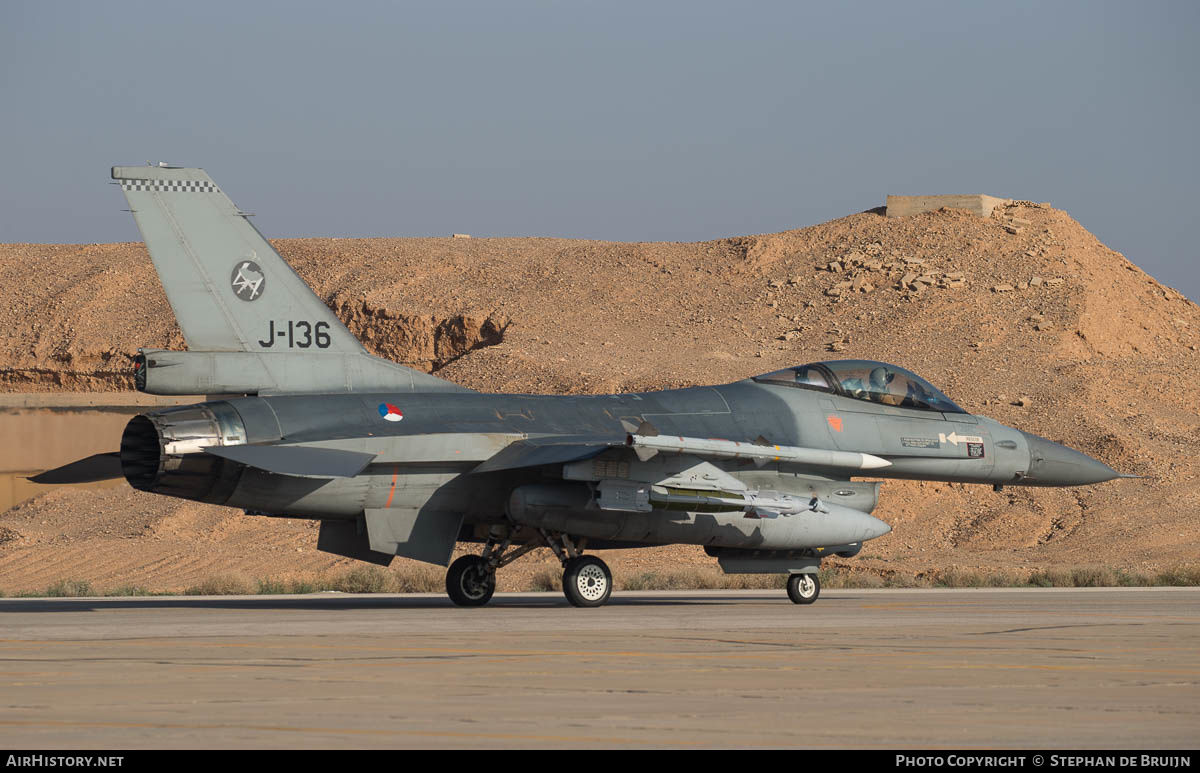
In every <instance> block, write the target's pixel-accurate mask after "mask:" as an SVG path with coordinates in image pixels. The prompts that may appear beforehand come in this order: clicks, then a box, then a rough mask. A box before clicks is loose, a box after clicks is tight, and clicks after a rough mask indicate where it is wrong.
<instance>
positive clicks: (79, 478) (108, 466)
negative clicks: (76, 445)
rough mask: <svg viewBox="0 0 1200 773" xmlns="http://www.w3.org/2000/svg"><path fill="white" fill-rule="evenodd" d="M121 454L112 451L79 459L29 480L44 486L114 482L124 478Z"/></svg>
mask: <svg viewBox="0 0 1200 773" xmlns="http://www.w3.org/2000/svg"><path fill="white" fill-rule="evenodd" d="M122 475H123V473H122V472H121V454H120V453H118V452H116V451H112V452H109V453H107V454H93V455H92V456H89V457H87V458H86V459H79V460H77V461H74V462H71V463H70V464H64V465H63V466H62V467H55V468H54V469H53V470H47V471H46V472H43V473H39V474H38V475H34V476H32V477H30V478H29V479H28V480H30V481H32V482H34V483H41V484H43V485H59V484H64V483H95V482H96V481H100V480H114V479H116V478H120V477H122Z"/></svg>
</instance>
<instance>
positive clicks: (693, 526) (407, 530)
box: [37, 165, 1120, 607]
mask: <svg viewBox="0 0 1200 773" xmlns="http://www.w3.org/2000/svg"><path fill="white" fill-rule="evenodd" d="M112 176H113V179H114V180H115V181H116V182H117V183H118V184H119V185H120V186H121V189H122V191H124V193H125V196H126V198H127V199H128V201H129V205H130V209H131V210H132V212H133V216H134V218H135V220H136V221H137V224H138V227H139V228H140V229H141V232H142V236H143V237H144V239H145V242H146V247H147V248H148V249H149V252H150V256H151V258H152V260H153V261H154V266H155V268H156V269H157V271H158V274H159V277H160V279H161V280H162V284H163V287H164V289H165V290H166V293H167V298H168V300H169V301H170V303H171V307H172V308H173V309H174V311H175V315H176V317H177V319H178V320H179V326H180V327H181V328H182V330H183V334H184V336H185V338H186V339H187V344H188V351H184V352H180V351H164V350H159V349H141V350H139V353H138V355H137V358H136V363H137V364H136V372H135V376H136V383H137V387H138V389H140V390H142V391H144V392H148V393H150V394H156V395H191V394H206V395H212V396H217V395H220V396H225V399H215V398H214V399H210V400H209V401H208V402H203V403H199V404H196V405H188V406H183V407H172V408H167V409H163V410H155V411H150V412H147V413H144V414H142V415H139V416H136V417H134V418H133V419H132V420H131V421H130V422H129V425H128V426H127V428H126V429H125V432H124V435H123V437H122V439H121V449H120V451H119V452H116V453H113V454H109V455H104V457H103V458H101V459H96V458H93V459H90V460H84V461H83V462H77V463H75V464H73V465H67V466H66V467H63V468H59V469H58V470H55V471H51V472H49V473H45V474H43V475H42V476H39V477H38V478H37V479H38V480H41V481H45V482H64V481H69V480H76V481H78V480H84V479H95V478H96V477H103V476H105V475H111V476H112V477H119V476H122V475H123V476H124V477H125V479H126V480H128V482H129V483H130V485H132V486H133V487H134V488H137V489H139V490H142V491H151V492H155V493H158V494H164V495H167V496H173V497H180V498H183V499H193V500H197V501H201V502H211V503H213V504H218V505H227V506H231V507H238V508H242V509H243V510H245V512H246V513H247V514H249V515H261V516H271V517H281V518H313V519H317V520H319V521H320V523H321V528H320V535H319V538H318V544H317V547H318V548H319V549H321V550H323V551H328V552H330V553H335V554H338V555H342V556H349V557H352V558H356V559H361V560H364V561H371V562H374V563H377V564H381V565H387V564H388V563H389V562H390V561H391V560H392V559H393V557H395V556H404V557H407V558H413V559H416V560H419V561H425V562H429V563H434V564H440V565H442V566H446V565H447V564H449V560H450V556H451V553H452V551H453V549H454V546H455V543H456V542H460V541H465V542H475V543H481V544H482V545H483V548H482V550H481V552H480V553H479V554H478V555H467V556H463V557H461V558H459V559H458V560H456V561H455V562H454V563H452V564H449V570H448V572H447V575H446V590H447V592H448V593H449V595H450V598H451V600H452V601H453V602H454V603H455V604H459V605H462V606H479V605H482V604H486V603H487V602H488V600H489V599H490V598H491V597H492V593H493V591H494V589H495V578H496V570H497V569H499V568H501V567H503V566H505V565H506V564H509V563H511V562H512V561H514V560H516V559H517V558H519V557H520V556H522V555H524V554H526V553H528V552H530V551H532V550H535V549H537V548H539V547H548V548H549V549H550V550H552V551H553V552H554V554H555V555H556V556H557V557H558V559H559V560H560V561H561V562H562V566H563V589H564V592H565V595H566V597H567V599H568V600H569V601H570V602H571V603H572V604H574V605H576V606H582V607H594V606H599V605H601V604H603V603H605V601H607V600H608V598H609V595H610V592H611V590H612V584H613V583H612V575H611V573H610V572H609V569H608V567H607V565H605V563H604V562H603V561H602V560H600V559H599V558H597V557H596V556H594V555H591V554H585V553H584V551H585V550H599V549H605V548H635V547H643V546H651V545H664V544H671V543H685V544H692V545H703V546H704V548H705V550H706V552H707V553H708V554H709V555H711V556H714V557H716V559H717V560H718V562H719V563H720V565H721V567H722V569H723V570H724V571H725V572H729V573H779V574H787V575H789V581H788V584H787V589H788V595H789V597H790V598H791V600H792V601H794V602H796V603H797V604H809V603H812V602H813V601H815V600H816V598H817V596H818V594H819V592H820V585H819V582H818V580H817V570H818V568H819V567H820V564H821V560H822V558H824V557H825V556H829V555H838V556H843V557H849V556H853V555H854V554H856V553H857V552H858V551H859V550H860V549H861V547H862V544H863V543H864V542H865V541H867V540H870V539H874V538H875V537H879V536H882V535H884V534H887V533H888V532H889V531H890V530H891V527H889V526H888V525H887V524H886V523H884V522H883V521H880V520H878V519H876V518H874V517H872V516H871V512H872V510H873V509H874V508H875V504H876V501H877V497H878V492H879V485H880V484H879V483H878V482H871V481H864V480H856V478H861V477H864V476H865V477H870V478H905V479H919V480H937V481H956V482H963V483H981V484H990V485H993V486H996V487H1000V486H1004V485H1015V486H1078V485H1085V484H1091V483H1099V482H1101V481H1107V480H1111V479H1113V478H1116V477H1120V476H1119V474H1118V473H1117V472H1115V471H1114V470H1112V469H1111V468H1109V467H1108V466H1107V465H1105V464H1103V463H1101V462H1099V461H1097V460H1095V459H1092V458H1090V457H1088V456H1085V455H1083V454H1081V453H1078V452H1076V451H1073V450H1071V449H1069V448H1066V447H1064V446H1061V445H1058V444H1055V443H1052V442H1050V441H1049V440H1045V439H1043V438H1040V437H1038V436H1036V435H1031V434H1028V433H1026V432H1022V431H1020V430H1017V429H1013V428H1011V427H1006V426H1004V425H1002V424H999V423H997V422H995V421H993V420H991V419H988V418H986V417H983V416H974V415H971V414H969V413H967V412H966V411H964V410H962V409H961V408H959V407H958V406H957V405H955V404H954V403H953V402H952V401H951V400H950V399H949V398H948V397H946V396H945V395H944V394H942V393H941V392H939V391H938V390H937V389H935V388H934V387H933V386H932V385H931V384H930V383H928V382H927V381H925V380H924V379H922V378H920V377H919V376H917V375H916V374H914V373H912V372H910V371H908V370H905V369H904V368H901V367H897V366H895V365H889V364H885V363H880V362H869V361H864V360H839V361H833V362H817V363H811V364H808V365H802V366H799V367H794V368H786V369H784V370H779V371H776V372H774V373H767V374H764V375H761V376H757V377H754V378H750V379H746V380H744V381H737V382H734V383H732V384H724V385H720V386H705V387H693V388H689V389H677V390H670V391H664V392H650V393H641V394H619V395H596V396H552V395H512V394H481V393H478V392H475V391H472V390H470V389H465V388H463V387H460V386H457V385H455V384H451V383H449V382H447V381H443V380H441V379H438V378H435V377H433V376H430V375H427V374H425V373H421V372H418V371H415V370H412V369H410V368H406V367H404V366H402V365H398V364H396V363H393V362H388V361H386V360H382V359H380V358H378V357H374V356H372V355H370V354H368V353H367V352H366V350H365V349H363V347H362V345H361V344H360V343H359V342H358V341H357V340H355V338H354V337H353V336H352V335H351V334H350V332H349V331H348V330H347V329H346V327H345V326H344V325H343V324H342V323H341V321H340V320H339V319H338V318H337V317H336V316H335V315H334V314H333V313H332V312H331V311H330V310H329V308H328V307H327V306H326V305H325V304H324V303H322V302H321V300H320V299H319V298H318V297H317V296H316V295H314V294H313V292H312V291H311V290H310V288H309V287H308V286H307V285H305V283H304V281H303V280H301V279H300V277H299V276H297V275H296V274H295V272H293V271H292V269H291V268H290V267H289V266H288V265H287V264H286V263H285V262H284V261H283V259H282V258H281V257H280V256H279V254H278V253H276V252H275V250H274V249H272V247H271V245H270V244H269V243H268V242H267V241H266V239H264V238H263V236H262V235H261V234H260V233H259V232H258V231H257V230H256V229H255V227H254V226H253V225H251V223H250V221H249V220H248V219H247V214H246V213H245V212H242V211H241V210H239V209H238V208H237V207H236V206H235V205H234V204H233V202H232V201H231V200H230V199H229V198H228V197H227V196H226V195H225V194H224V193H223V192H222V191H221V190H220V189H219V188H217V186H216V185H215V184H214V183H213V181H212V179H211V178H210V177H209V176H208V175H207V174H206V173H205V172H204V171H203V170H201V169H184V168H175V167H167V166H163V165H159V166H157V167H152V166H146V167H114V168H113V170H112ZM231 395H232V397H230V396H231ZM97 462H99V463H100V466H101V467H102V468H103V467H104V465H105V464H108V465H110V466H112V467H114V468H116V469H114V470H113V471H111V472H110V471H105V470H101V471H100V472H96V470H95V467H96V464H97Z"/></svg>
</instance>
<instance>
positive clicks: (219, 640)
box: [0, 588, 1200, 750]
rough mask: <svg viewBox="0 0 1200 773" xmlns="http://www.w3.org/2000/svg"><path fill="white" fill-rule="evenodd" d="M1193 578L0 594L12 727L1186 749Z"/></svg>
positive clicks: (188, 735)
mask: <svg viewBox="0 0 1200 773" xmlns="http://www.w3.org/2000/svg"><path fill="white" fill-rule="evenodd" d="M1198 688H1200V588H1145V589H1143V588H1130V589H1099V588H1098V589H1071V590H1067V589H1062V590H1059V589H1019V590H1008V589H1004V590H990V589H989V590H828V591H824V592H823V593H822V596H821V599H820V600H819V601H818V602H817V603H816V604H815V605H813V606H809V607H799V606H796V605H793V604H791V603H790V602H788V600H787V598H786V596H785V595H784V593H783V591H693V592H674V593H668V592H639V593H630V592H625V593H620V594H614V597H613V600H612V602H610V604H609V605H607V606H606V607H603V608H600V609H575V608H573V607H570V606H568V605H567V603H566V601H565V600H564V599H563V598H562V596H561V594H500V595H497V596H496V598H495V599H494V600H493V601H492V603H491V604H490V605H489V606H487V607H484V608H481V609H458V608H455V607H453V606H451V605H450V603H449V602H448V601H447V600H446V599H445V598H444V597H442V596H434V595H414V596H351V595H342V594H337V595H330V594H321V595H313V596H254V597H209V598H195V597H191V598H170V597H163V598H124V599H2V600H0V747H4V748H28V749H42V750H45V749H62V748H113V749H133V748H147V747H153V748H172V747H174V748H179V747H183V748H240V747H268V748H302V747H322V748H328V747H334V748H339V747H480V748H489V747H539V748H542V747H573V748H577V747H601V748H607V747H678V748H704V747H750V748H759V747H778V746H796V747H818V748H821V747H867V748H896V749H908V748H933V747H949V748H955V749H966V748H976V747H1021V748H1036V749H1042V748H1045V749H1051V748H1074V749H1101V748H1156V749H1167V748H1194V747H1195V746H1196V743H1197V740H1198V739H1200V689H1198Z"/></svg>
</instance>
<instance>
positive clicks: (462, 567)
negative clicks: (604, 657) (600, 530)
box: [446, 527, 613, 607]
mask: <svg viewBox="0 0 1200 773" xmlns="http://www.w3.org/2000/svg"><path fill="white" fill-rule="evenodd" d="M540 534H541V537H542V541H541V542H537V541H533V542H528V543H526V544H524V545H521V546H520V547H517V548H513V549H512V550H509V547H510V546H511V545H512V533H511V531H509V530H508V529H505V528H502V527H496V528H495V529H494V530H493V532H492V534H491V535H490V536H489V537H488V541H487V544H486V545H484V548H483V554H482V555H478V556H462V557H461V558H459V559H457V560H456V561H455V562H454V563H452V564H450V568H449V570H447V572H446V593H447V594H449V596H450V600H451V601H453V602H454V603H455V604H457V605H458V606H460V607H481V606H483V605H484V604H486V603H488V602H489V601H491V600H492V594H493V593H495V592H496V570H497V569H499V568H500V567H502V566H506V565H508V564H511V563H512V562H513V561H515V560H517V559H518V558H520V557H521V556H523V555H525V554H526V553H528V552H530V551H531V550H536V549H537V548H540V547H543V546H544V547H548V548H550V549H551V550H553V551H554V555H555V556H556V557H557V558H558V560H559V561H560V562H562V565H563V581H562V584H563V595H565V596H566V597H567V601H569V602H571V604H572V605H573V606H576V607H598V606H601V605H602V604H604V602H606V601H608V597H609V596H610V595H612V586H613V581H612V572H611V571H609V569H608V565H607V564H605V563H604V562H603V561H601V560H600V559H599V558H596V557H595V556H585V555H583V553H582V550H581V548H582V543H581V544H579V545H576V543H575V542H573V541H572V540H571V537H570V536H569V535H566V534H560V533H558V532H548V531H545V530H540Z"/></svg>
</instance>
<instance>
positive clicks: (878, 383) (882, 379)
mask: <svg viewBox="0 0 1200 773" xmlns="http://www.w3.org/2000/svg"><path fill="white" fill-rule="evenodd" d="M895 377H896V374H895V373H892V372H891V371H890V370H888V369H887V368H875V369H874V370H872V371H871V375H870V376H868V379H869V380H870V382H871V388H872V389H874V390H875V391H877V392H886V391H887V386H888V384H890V383H892V379H894V378H895Z"/></svg>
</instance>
